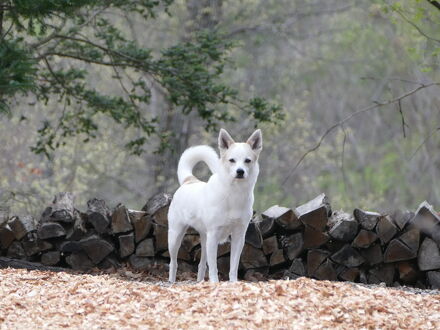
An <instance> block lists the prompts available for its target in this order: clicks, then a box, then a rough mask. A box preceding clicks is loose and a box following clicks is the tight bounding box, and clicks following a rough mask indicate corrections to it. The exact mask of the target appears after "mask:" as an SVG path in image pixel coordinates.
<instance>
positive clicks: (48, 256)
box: [41, 251, 61, 266]
mask: <svg viewBox="0 0 440 330" xmlns="http://www.w3.org/2000/svg"><path fill="white" fill-rule="evenodd" d="M60 259H61V255H60V252H59V251H49V252H45V253H43V254H42V255H41V263H42V264H43V265H46V266H55V265H56V264H58V263H59V262H60Z"/></svg>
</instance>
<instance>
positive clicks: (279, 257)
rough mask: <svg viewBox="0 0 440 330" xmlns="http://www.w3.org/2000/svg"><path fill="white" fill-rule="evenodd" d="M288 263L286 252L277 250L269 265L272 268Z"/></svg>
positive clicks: (271, 256)
mask: <svg viewBox="0 0 440 330" xmlns="http://www.w3.org/2000/svg"><path fill="white" fill-rule="evenodd" d="M285 262H286V259H285V258H284V252H283V250H281V249H278V250H275V251H274V252H273V253H272V254H271V255H270V259H269V265H270V267H274V266H279V265H282V264H284V263H285Z"/></svg>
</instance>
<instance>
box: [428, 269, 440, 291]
mask: <svg viewBox="0 0 440 330" xmlns="http://www.w3.org/2000/svg"><path fill="white" fill-rule="evenodd" d="M427 277H428V283H429V284H430V285H431V288H432V289H437V290H438V289H440V272H428V273H427Z"/></svg>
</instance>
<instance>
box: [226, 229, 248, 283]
mask: <svg viewBox="0 0 440 330" xmlns="http://www.w3.org/2000/svg"><path fill="white" fill-rule="evenodd" d="M246 229H247V226H240V227H237V228H235V229H234V231H233V232H232V233H231V262H230V266H229V281H230V282H236V281H237V274H238V264H239V263H240V256H241V251H243V246H244V241H245V236H246Z"/></svg>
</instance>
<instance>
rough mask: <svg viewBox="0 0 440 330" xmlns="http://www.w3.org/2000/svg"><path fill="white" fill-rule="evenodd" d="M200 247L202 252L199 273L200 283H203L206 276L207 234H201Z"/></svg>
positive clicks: (198, 279)
mask: <svg viewBox="0 0 440 330" xmlns="http://www.w3.org/2000/svg"><path fill="white" fill-rule="evenodd" d="M200 245H201V248H202V252H201V255H200V262H199V270H198V272H197V281H198V282H201V281H203V280H204V279H205V274H206V234H200Z"/></svg>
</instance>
